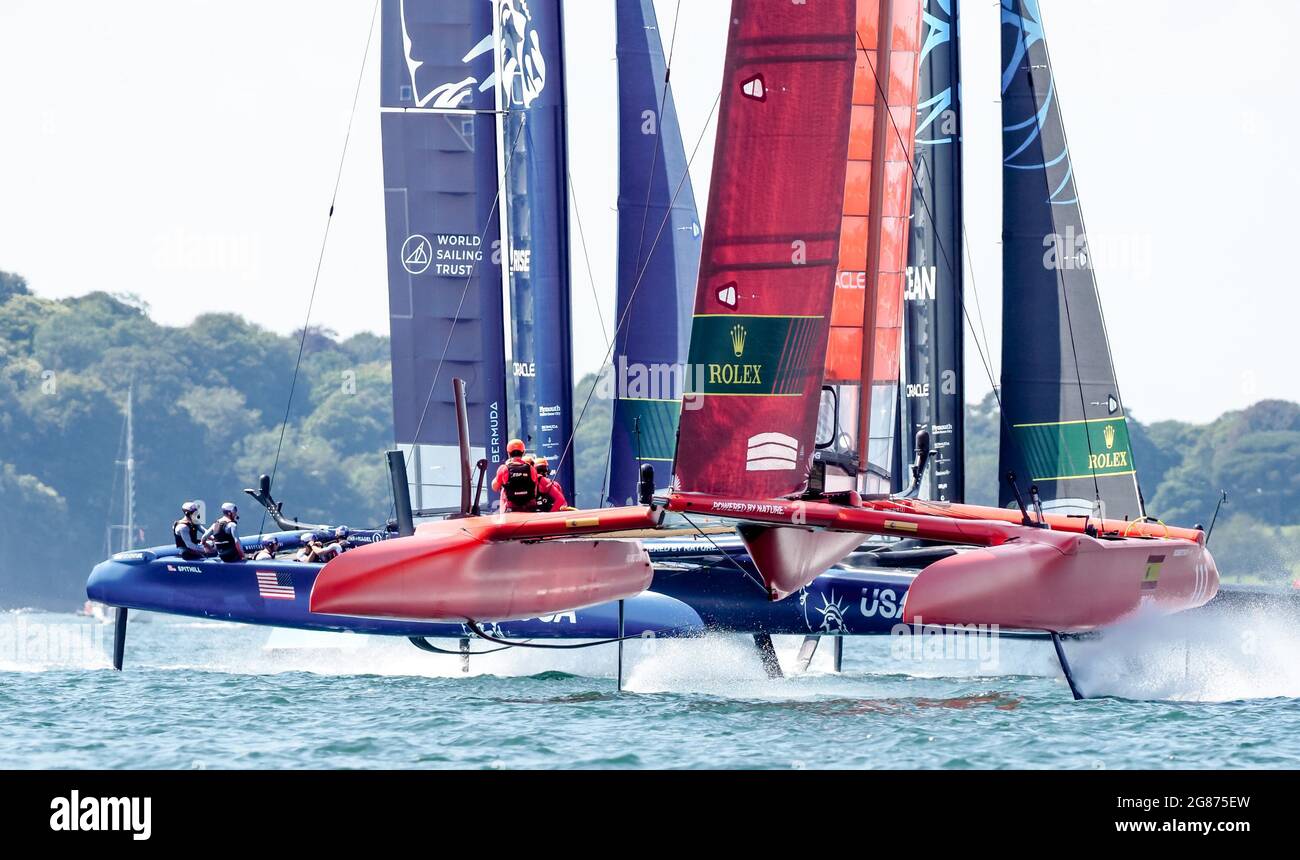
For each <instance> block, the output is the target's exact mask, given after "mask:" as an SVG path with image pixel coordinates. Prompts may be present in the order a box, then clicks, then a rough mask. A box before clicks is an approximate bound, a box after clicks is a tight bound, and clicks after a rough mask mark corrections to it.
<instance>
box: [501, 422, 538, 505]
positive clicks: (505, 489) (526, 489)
mask: <svg viewBox="0 0 1300 860" xmlns="http://www.w3.org/2000/svg"><path fill="white" fill-rule="evenodd" d="M524 450H525V449H524V443H523V440H521V439H511V440H510V442H509V444H507V445H506V454H507V455H508V456H509V458H510V459H508V460H506V461H505V462H504V463H502V464H501V465H500V466H499V467H498V468H497V475H496V477H495V478H493V479H492V492H494V493H500V494H501V508H502V510H506V511H535V510H537V469H535V468H534V467H533V464H532V463H530V462H528V461H527V460H525V459H524Z"/></svg>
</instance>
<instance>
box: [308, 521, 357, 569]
mask: <svg viewBox="0 0 1300 860" xmlns="http://www.w3.org/2000/svg"><path fill="white" fill-rule="evenodd" d="M348 534H349V532H348V527H347V526H339V527H338V528H337V529H335V530H334V533H333V534H332V535H331V534H330V533H329V532H326V533H325V537H324V539H323V540H322V541H321V542H320V543H321V546H320V548H319V549H318V550H316V561H321V562H324V561H329V560H330V559H332V558H334V557H335V556H337V555H342V554H343V551H344V550H346V549H348ZM331 537H332V538H333V540H330V542H329V543H325V541H326V540H329V539H330V538H331Z"/></svg>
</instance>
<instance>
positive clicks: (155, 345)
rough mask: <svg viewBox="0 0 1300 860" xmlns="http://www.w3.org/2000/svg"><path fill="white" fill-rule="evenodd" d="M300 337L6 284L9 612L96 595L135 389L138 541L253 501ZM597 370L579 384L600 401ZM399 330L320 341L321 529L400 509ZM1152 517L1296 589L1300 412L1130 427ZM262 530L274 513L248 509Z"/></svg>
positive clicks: (294, 511) (598, 490)
mask: <svg viewBox="0 0 1300 860" xmlns="http://www.w3.org/2000/svg"><path fill="white" fill-rule="evenodd" d="M298 343H299V334H294V335H288V336H286V335H279V334H276V333H274V332H271V331H269V330H267V329H265V328H263V327H261V326H259V325H258V324H257V322H256V321H248V320H246V319H244V318H242V317H240V316H237V315H235V314H204V315H201V316H199V317H197V318H196V319H195V320H194V321H193V322H192V323H190V324H189V325H187V326H164V325H160V324H158V323H156V322H154V321H152V320H151V319H150V318H149V314H148V309H147V306H145V305H144V304H143V303H142V302H140V301H138V300H136V299H133V298H132V297H130V296H123V295H116V296H115V295H110V294H108V293H104V292H93V293H90V294H88V295H85V296H80V297H76V298H69V299H61V300H52V299H45V298H40V297H38V296H36V295H33V294H32V292H31V291H30V289H28V287H27V284H26V282H25V281H24V280H23V279H22V278H21V277H20V276H17V275H13V274H8V273H4V272H0V608H5V607H10V608H11V607H17V606H45V607H51V608H61V609H66V608H68V607H70V606H73V605H76V604H77V603H79V602H80V601H81V600H82V599H83V598H84V591H83V588H84V583H85V578H86V575H87V573H88V572H89V570H90V568H91V566H93V565H94V564H95V563H96V562H97V561H99V560H100V559H101V558H102V557H103V556H104V553H105V531H106V527H107V526H108V525H109V523H111V522H119V521H120V519H121V515H122V511H121V501H120V498H118V496H119V495H120V489H121V488H120V483H118V482H119V481H120V474H119V473H120V471H121V470H120V467H119V466H118V465H117V463H116V461H117V460H118V458H120V457H121V456H122V438H121V432H122V425H123V420H122V418H123V407H124V405H125V402H126V396H127V391H128V390H132V391H133V392H134V394H133V396H134V404H135V409H134V413H135V460H136V470H135V474H136V494H135V519H136V522H137V523H138V524H139V527H140V529H141V531H142V534H140V535H139V536H138V540H137V542H138V543H142V544H143V545H154V544H160V543H167V542H168V541H170V534H169V527H170V523H171V522H172V520H173V519H174V518H175V516H176V511H177V508H178V506H179V504H180V502H181V501H183V500H186V499H201V500H203V501H204V502H205V503H206V504H207V506H208V508H209V509H210V510H212V509H215V507H216V506H217V505H219V504H220V503H221V502H222V501H227V500H233V501H236V502H240V503H241V504H242V501H244V500H243V499H242V498H241V497H242V493H241V489H242V488H243V487H246V486H251V485H252V484H253V483H254V482H255V480H256V477H257V475H258V474H260V473H262V472H264V471H267V470H268V469H269V468H270V466H271V463H272V461H273V460H274V458H275V451H276V447H277V445H278V444H279V441H280V429H281V421H282V419H283V418H284V408H285V402H286V398H287V396H288V392H289V387H290V385H291V383H292V376H293V368H294V361H295V358H296V356H297V351H298ZM593 382H594V378H593V377H592V376H588V377H586V378H584V379H583V380H581V381H579V382H578V384H577V386H576V388H577V391H576V393H575V403H577V404H582V403H584V402H586V400H587V392H588V391H589V389H590V387H591V385H592V384H593ZM391 392H392V374H391V368H390V366H389V345H388V339H387V338H386V337H382V336H378V335H374V334H364V333H363V334H358V335H354V336H352V337H349V338H346V339H343V338H339V337H338V336H337V335H335V334H334V333H333V332H331V331H329V330H328V329H326V328H313V329H309V330H308V334H307V338H306V341H305V345H304V350H303V361H302V367H301V370H300V375H299V378H298V381H297V387H296V390H295V395H294V400H293V408H292V411H291V413H290V416H289V422H288V425H287V427H286V429H285V433H284V441H283V447H282V450H281V455H280V461H279V468H278V473H277V477H276V494H277V496H280V497H282V498H283V499H284V500H285V501H286V507H287V513H289V514H290V515H291V516H296V517H299V518H301V519H304V520H307V521H320V522H337V523H347V524H349V525H356V526H368V525H377V524H379V523H380V522H382V521H383V520H385V519H386V518H387V517H388V515H389V511H390V509H391V501H390V499H389V491H388V483H387V476H386V474H385V471H384V463H383V452H384V451H385V450H387V449H388V447H390V444H391V440H392V407H391V396H392V393H391ZM1130 424H1131V429H1130V433H1131V436H1132V438H1133V447H1134V457H1135V459H1136V461H1137V464H1138V470H1139V477H1140V478H1141V482H1142V486H1143V488H1144V491H1145V493H1146V498H1147V501H1148V506H1149V507H1150V509H1151V511H1152V512H1153V513H1154V514H1155V515H1157V516H1159V517H1160V518H1161V519H1164V520H1167V521H1169V522H1177V523H1180V524H1187V525H1190V524H1192V523H1195V522H1206V523H1208V521H1209V518H1210V516H1211V514H1212V512H1213V510H1214V504H1215V501H1216V500H1217V498H1218V492H1219V490H1220V488H1222V489H1226V490H1228V492H1229V494H1230V502H1229V505H1228V506H1227V507H1226V508H1225V510H1224V513H1223V514H1222V515H1221V518H1220V522H1219V525H1218V526H1217V527H1216V532H1215V536H1214V549H1215V552H1216V557H1218V558H1219V559H1220V566H1221V567H1222V568H1223V570H1224V572H1225V573H1226V574H1239V575H1244V576H1250V577H1253V578H1255V579H1258V580H1262V581H1273V582H1285V581H1289V579H1290V578H1292V577H1293V576H1294V575H1295V572H1294V571H1293V570H1292V563H1293V560H1294V559H1296V558H1297V557H1298V556H1300V405H1297V404H1294V403H1289V402H1284V401H1262V402H1260V403H1257V404H1255V405H1253V406H1251V407H1249V408H1248V409H1245V410H1240V411H1234V412H1229V413H1226V414H1225V415H1223V416H1221V417H1220V418H1218V419H1216V420H1215V421H1213V422H1211V423H1210V424H1207V425H1192V424H1186V423H1183V422H1176V421H1161V422H1155V423H1153V424H1149V425H1148V424H1142V423H1141V422H1139V421H1136V420H1131V422H1130ZM966 427H967V431H966V432H967V469H968V478H967V487H968V489H969V492H970V498H969V501H971V502H978V503H996V487H997V483H996V471H997V466H996V460H997V444H998V415H997V411H996V402H995V401H994V400H993V398H992V395H989V396H988V397H986V398H985V400H984V401H983V402H981V403H979V404H971V405H969V406H968V415H967V424H966ZM608 438H609V403H608V402H606V401H604V400H601V399H600V398H592V399H591V401H590V403H589V405H588V406H587V411H586V413H585V415H584V416H583V420H582V421H581V423H580V424H579V426H578V428H577V432H576V433H575V443H574V450H575V456H576V458H577V460H576V464H575V465H576V468H577V475H578V477H577V486H576V487H575V488H574V489H575V495H576V503H577V504H579V505H580V506H596V505H598V504H599V502H600V498H601V495H602V484H603V478H604V474H605V470H606V464H607V461H606V450H607V445H608ZM243 507H244V509H245V511H246V513H247V514H248V516H247V517H246V520H245V522H246V523H249V524H250V525H249V526H248V527H247V528H246V531H248V532H250V533H251V532H252V531H254V530H256V526H257V523H258V519H259V516H258V512H257V511H256V510H254V509H253V507H252V506H251V503H250V505H244V506H243Z"/></svg>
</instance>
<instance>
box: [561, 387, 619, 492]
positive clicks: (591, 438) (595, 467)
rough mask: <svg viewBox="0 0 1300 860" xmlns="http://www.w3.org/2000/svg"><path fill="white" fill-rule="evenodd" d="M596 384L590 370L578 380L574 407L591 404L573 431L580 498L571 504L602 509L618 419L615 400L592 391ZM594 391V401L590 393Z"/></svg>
mask: <svg viewBox="0 0 1300 860" xmlns="http://www.w3.org/2000/svg"><path fill="white" fill-rule="evenodd" d="M595 384H596V374H594V373H589V374H587V375H586V376H584V377H582V379H580V380H578V382H577V384H576V385H574V387H573V408H574V409H575V410H581V409H582V408H583V404H584V403H585V404H587V406H586V412H585V413H584V414H583V416H582V420H581V421H580V422H577V427H576V428H575V430H574V433H573V450H574V456H575V458H576V459H575V460H574V461H573V467H574V482H575V483H576V484H577V486H576V487H575V488H574V490H575V496H576V499H570V500H569V504H571V505H573V506H574V507H578V508H598V507H601V506H602V504H603V501H604V496H603V495H602V490H603V489H604V488H605V476H606V473H607V472H608V471H609V459H608V452H609V431H610V427H611V424H612V422H613V420H614V418H613V415H614V411H613V403H611V402H610V401H609V400H607V399H605V398H603V397H601V396H600V393H599V392H596V393H594V394H592V391H591V389H592V386H593V385H595ZM589 394H591V400H590V401H588V400H587V396H588V395H589Z"/></svg>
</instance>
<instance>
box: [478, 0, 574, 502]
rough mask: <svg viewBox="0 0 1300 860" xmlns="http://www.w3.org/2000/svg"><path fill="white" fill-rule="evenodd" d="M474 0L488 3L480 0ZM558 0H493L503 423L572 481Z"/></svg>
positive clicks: (565, 174)
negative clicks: (503, 313) (504, 335)
mask: <svg viewBox="0 0 1300 860" xmlns="http://www.w3.org/2000/svg"><path fill="white" fill-rule="evenodd" d="M481 3H482V5H484V6H488V5H491V4H488V3H487V2H486V0H481ZM560 5H561V4H560V0H527V2H524V0H499V2H498V3H497V4H496V6H497V8H498V9H499V11H500V21H499V22H498V33H499V39H500V58H499V64H500V69H499V71H500V77H501V81H502V85H501V93H500V99H501V103H500V107H501V108H502V110H503V111H504V113H503V119H502V137H501V140H502V145H503V148H504V152H505V155H504V158H503V173H504V176H505V180H504V193H503V195H502V197H503V201H504V203H505V213H504V215H505V218H504V220H505V229H506V235H507V241H506V242H505V243H504V247H503V251H504V259H505V260H506V261H508V263H509V265H508V270H509V275H508V277H509V292H508V295H509V311H510V317H509V330H510V384H511V392H510V394H511V396H510V403H511V413H510V432H511V434H512V435H514V436H518V437H519V438H521V439H523V440H524V442H525V443H526V444H527V445H528V449H529V451H530V452H533V453H535V454H537V455H540V456H543V457H546V458H547V459H548V460H549V461H550V463H551V465H552V468H553V471H555V473H556V476H557V477H558V478H559V481H560V484H561V485H562V486H563V487H565V489H566V490H569V491H571V490H572V488H573V486H574V484H573V461H574V452H573V451H572V450H571V445H570V440H571V438H572V435H573V408H572V404H573V356H572V338H571V323H570V308H569V209H568V201H569V196H568V195H569V185H568V165H567V156H566V152H567V148H566V147H567V145H566V140H565V125H564V42H563V29H564V22H563V17H562V15H561V9H560ZM557 464H558V468H556V467H557Z"/></svg>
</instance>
